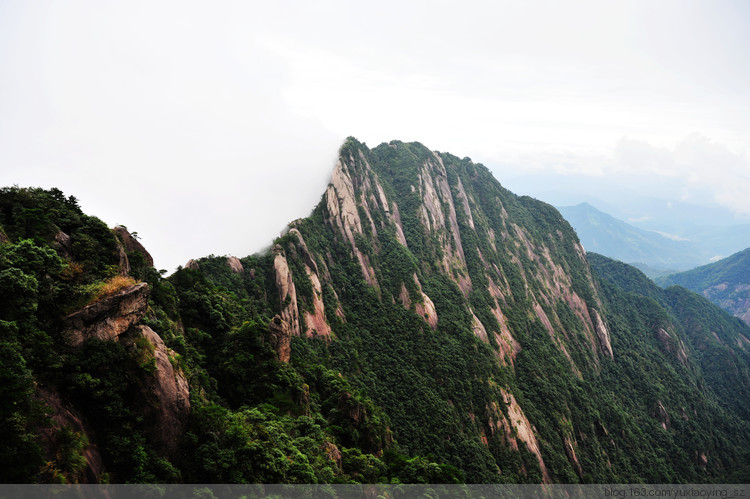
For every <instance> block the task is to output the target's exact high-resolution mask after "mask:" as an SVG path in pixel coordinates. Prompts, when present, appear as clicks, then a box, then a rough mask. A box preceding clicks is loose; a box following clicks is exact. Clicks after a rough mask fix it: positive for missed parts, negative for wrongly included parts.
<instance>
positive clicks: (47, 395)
mask: <svg viewBox="0 0 750 499" xmlns="http://www.w3.org/2000/svg"><path fill="white" fill-rule="evenodd" d="M37 396H38V397H39V399H40V400H41V401H42V402H43V403H44V404H46V405H47V407H49V408H50V410H51V413H50V418H51V419H52V425H51V426H50V427H49V428H45V429H44V430H42V439H43V440H42V442H43V445H44V447H45V448H46V449H45V450H46V453H47V454H48V458H54V454H55V448H56V446H57V443H56V440H57V439H56V436H57V432H58V431H59V430H60V429H61V428H64V427H67V428H69V429H70V430H72V431H73V432H75V433H79V434H81V435H82V436H85V437H86V438H87V439H88V440H89V442H90V443H89V445H88V446H87V447H86V448H85V449H84V450H83V457H84V458H85V459H86V466H85V468H84V469H82V470H81V472H80V475H79V476H75V477H70V478H72V479H74V480H78V482H79V483H99V480H100V477H101V476H102V475H103V474H104V472H105V469H104V463H103V461H102V456H101V454H100V452H99V448H98V447H97V445H96V443H94V442H93V439H92V436H93V431H92V429H91V427H90V426H89V424H88V422H87V421H86V418H85V417H84V416H83V414H81V413H80V411H78V410H77V409H76V408H75V407H73V406H72V405H71V404H69V403H68V402H67V401H65V400H63V399H62V398H61V397H60V394H59V393H57V392H56V391H55V390H53V389H51V388H47V387H39V389H38V390H37Z"/></svg>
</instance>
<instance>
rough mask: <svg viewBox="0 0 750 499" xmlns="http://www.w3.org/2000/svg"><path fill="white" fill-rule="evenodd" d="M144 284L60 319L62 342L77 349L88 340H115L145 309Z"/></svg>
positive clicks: (146, 286) (146, 304) (146, 297)
mask: <svg viewBox="0 0 750 499" xmlns="http://www.w3.org/2000/svg"><path fill="white" fill-rule="evenodd" d="M148 293H149V289H148V284H146V283H145V282H142V283H140V284H136V285H135V286H128V287H127V288H124V289H122V290H121V291H120V292H118V293H116V294H114V295H112V296H108V297H107V298H104V299H102V300H99V301H97V302H95V303H92V304H91V305H89V306H87V307H85V308H83V309H81V310H79V311H77V312H73V313H72V314H70V315H68V316H67V317H65V318H64V319H63V324H64V330H63V333H62V334H63V338H65V342H66V343H67V344H68V345H70V346H72V347H78V346H80V345H82V344H83V342H84V341H86V340H87V339H89V338H99V339H100V340H117V338H118V337H119V336H120V335H121V334H122V333H124V332H125V331H127V330H128V328H130V326H132V325H133V324H135V323H136V322H138V321H139V320H141V318H142V317H143V316H144V315H145V314H146V310H147V309H148Z"/></svg>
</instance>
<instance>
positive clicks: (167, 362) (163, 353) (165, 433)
mask: <svg viewBox="0 0 750 499" xmlns="http://www.w3.org/2000/svg"><path fill="white" fill-rule="evenodd" d="M139 339H143V340H145V341H146V342H147V343H143V342H139V341H138V340H139ZM123 341H124V342H125V348H127V349H128V350H130V351H132V352H133V353H134V354H135V355H138V354H139V352H138V350H139V349H145V350H146V352H145V354H146V355H147V356H150V357H151V358H152V359H153V360H152V366H153V368H152V370H151V373H150V375H148V376H146V377H145V379H144V383H143V387H142V395H143V401H144V402H145V403H144V404H143V408H144V416H145V417H147V418H149V419H150V420H151V421H153V424H152V425H151V427H150V436H151V438H153V440H154V442H156V444H157V445H156V447H157V449H158V451H159V452H160V453H161V454H162V455H164V456H174V455H175V453H176V452H177V449H178V446H179V444H180V441H181V440H182V436H183V434H184V432H185V427H186V425H187V421H188V416H189V415H190V388H189V386H188V382H187V379H186V378H185V374H184V373H183V372H182V371H181V370H180V369H175V368H174V366H173V365H172V362H174V360H175V353H174V352H173V351H172V350H170V349H169V348H167V347H166V346H165V345H164V341H162V339H161V338H160V337H159V335H158V334H156V333H155V332H154V330H153V329H151V328H150V327H148V326H144V325H135V326H133V327H132V328H130V330H129V331H128V333H127V335H125V337H124V338H123Z"/></svg>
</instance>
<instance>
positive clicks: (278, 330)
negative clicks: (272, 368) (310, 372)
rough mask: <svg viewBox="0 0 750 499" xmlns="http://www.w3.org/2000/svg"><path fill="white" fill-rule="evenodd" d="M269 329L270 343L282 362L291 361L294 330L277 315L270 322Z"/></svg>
mask: <svg viewBox="0 0 750 499" xmlns="http://www.w3.org/2000/svg"><path fill="white" fill-rule="evenodd" d="M268 330H269V332H270V334H271V338H270V343H271V346H272V347H273V349H274V350H276V354H277V355H278V356H279V360H280V361H281V362H289V359H290V356H291V351H292V348H291V341H292V332H291V331H290V329H289V324H288V323H287V322H286V321H285V320H284V319H282V318H281V317H280V316H278V315H277V316H275V317H274V318H273V319H271V322H270V323H269V324H268Z"/></svg>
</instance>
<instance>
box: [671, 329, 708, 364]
mask: <svg viewBox="0 0 750 499" xmlns="http://www.w3.org/2000/svg"><path fill="white" fill-rule="evenodd" d="M713 335H714V337H715V338H716V339H717V340H718V341H719V343H721V340H719V337H718V336H716V333H713ZM656 337H657V338H658V339H659V342H660V343H661V346H662V348H663V349H664V350H665V351H666V352H667V353H669V354H671V355H673V356H674V357H675V358H677V360H678V361H679V362H680V364H682V365H683V366H687V362H688V355H687V349H686V348H685V344H684V343H683V342H682V340H680V339H679V338H677V336H676V335H672V334H669V333H668V332H667V331H665V330H664V329H663V328H658V329H657V330H656Z"/></svg>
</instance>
